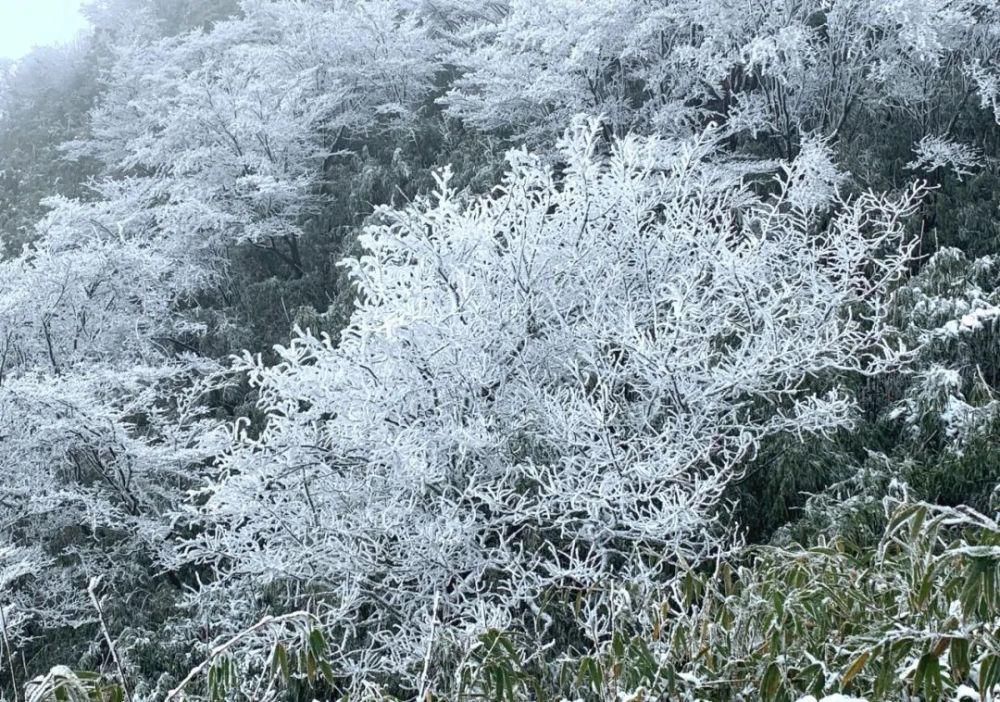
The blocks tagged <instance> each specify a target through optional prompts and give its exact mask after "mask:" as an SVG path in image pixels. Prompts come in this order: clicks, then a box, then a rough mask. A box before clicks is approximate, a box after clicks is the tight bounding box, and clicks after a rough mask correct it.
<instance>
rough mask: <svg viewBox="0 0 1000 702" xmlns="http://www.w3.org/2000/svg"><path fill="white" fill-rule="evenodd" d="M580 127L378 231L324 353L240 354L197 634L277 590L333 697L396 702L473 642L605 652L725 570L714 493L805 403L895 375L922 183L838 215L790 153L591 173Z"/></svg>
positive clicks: (591, 128)
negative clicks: (652, 606) (679, 574)
mask: <svg viewBox="0 0 1000 702" xmlns="http://www.w3.org/2000/svg"><path fill="white" fill-rule="evenodd" d="M598 133H599V129H598V125H597V123H596V122H594V123H589V124H582V123H581V124H578V125H577V126H576V127H574V128H573V129H572V130H570V131H569V132H568V134H567V136H566V137H565V138H564V140H563V141H562V142H561V146H560V148H561V152H562V158H563V159H564V161H565V167H564V168H562V169H561V170H560V171H558V172H556V171H553V170H550V169H549V168H547V167H544V166H543V165H542V164H541V163H540V162H539V160H537V159H536V158H534V157H533V156H531V155H529V154H528V153H526V152H524V151H515V152H513V153H512V154H511V155H510V170H509V172H508V174H507V176H506V177H505V179H504V181H503V183H502V184H501V185H500V187H498V188H497V189H496V190H495V191H494V192H493V193H492V194H490V195H489V196H486V197H480V198H477V199H474V200H471V201H468V202H466V201H464V200H463V198H462V197H460V196H459V194H458V193H456V192H454V191H453V190H452V189H450V188H449V185H448V173H447V171H446V172H444V173H443V174H441V176H440V180H439V189H438V192H436V193H435V194H434V195H433V196H432V197H431V198H429V199H426V200H422V201H420V202H418V203H416V204H414V205H413V206H410V207H408V208H406V209H404V210H401V211H394V210H390V209H384V210H382V211H381V212H380V213H379V217H380V220H379V223H378V224H376V225H374V226H372V227H370V228H369V229H368V230H367V232H366V234H365V235H364V237H363V239H362V242H363V245H364V247H365V253H364V255H363V256H361V257H360V258H359V259H354V260H350V261H348V262H347V265H348V266H349V267H350V269H351V273H352V276H353V278H354V281H355V282H356V284H357V286H358V290H359V301H358V303H357V307H356V309H355V312H354V315H353V317H352V320H351V324H350V326H349V327H348V328H347V329H346V330H345V332H344V333H343V335H342V338H341V339H340V341H339V343H334V342H333V341H332V340H330V339H317V338H315V337H314V336H312V335H311V334H309V333H308V332H302V333H300V334H299V336H298V337H297V338H296V339H295V340H294V341H293V342H292V344H291V345H290V346H289V347H287V348H281V349H279V352H280V355H281V358H282V359H283V360H282V361H281V363H279V364H278V365H276V366H272V367H267V366H265V365H263V364H262V363H261V361H260V360H259V359H257V358H255V357H253V356H251V355H249V354H248V355H246V356H245V357H244V358H243V359H242V361H241V364H240V365H241V367H242V368H243V369H245V370H246V372H247V373H248V374H249V375H250V377H251V380H252V382H253V383H254V384H255V385H256V386H257V387H258V388H259V392H260V404H261V407H262V408H263V409H265V410H266V412H267V422H266V425H265V426H263V427H256V428H254V429H253V431H249V430H248V426H247V424H246V423H245V422H243V421H240V422H237V423H236V425H235V426H234V427H233V428H232V431H233V435H234V440H233V446H232V450H231V451H229V452H228V453H227V454H226V455H224V456H221V457H220V458H219V461H218V463H219V473H218V480H217V482H216V483H215V484H214V485H213V486H212V487H211V489H210V490H209V491H208V495H207V503H206V504H205V506H204V509H203V519H204V530H203V531H202V532H201V533H200V534H198V535H197V536H196V537H195V538H192V539H191V540H190V541H189V542H188V544H187V549H188V557H189V558H190V560H191V561H193V562H196V563H200V564H203V565H212V566H214V567H215V569H216V578H215V579H214V580H213V581H212V582H211V583H207V584H206V585H205V587H204V588H203V590H202V592H201V593H200V594H199V596H198V603H199V604H201V605H202V606H204V607H205V608H206V611H209V612H214V616H215V617H217V618H218V619H217V620H218V621H230V622H231V626H232V627H233V628H234V629H235V628H236V627H238V626H239V625H241V624H246V623H249V622H251V621H252V620H253V619H254V618H255V617H256V616H257V614H258V613H259V611H260V608H259V607H258V606H257V605H255V596H251V593H262V592H263V593H267V592H275V593H276V592H281V593H282V594H281V599H282V602H283V604H284V605H289V606H306V605H307V604H308V606H309V607H310V609H311V611H314V612H317V613H318V615H319V616H320V618H321V619H322V620H323V621H324V622H325V626H326V627H327V628H328V629H329V631H330V632H332V633H331V635H330V636H329V639H330V641H331V642H332V643H331V654H330V655H331V659H332V662H333V663H334V669H335V671H336V672H337V674H338V675H342V676H344V679H345V680H347V681H349V684H359V683H360V681H361V680H363V679H364V678H365V677H370V676H376V677H377V676H380V675H386V676H390V675H391V676H393V677H394V678H395V679H397V680H400V681H401V684H403V685H404V686H408V687H410V688H411V689H413V688H418V687H423V686H425V685H426V686H431V685H435V684H439V683H441V678H442V676H444V675H445V674H446V667H445V666H443V665H441V660H442V659H441V658H440V657H439V656H441V655H443V654H444V653H445V652H448V651H454V650H455V649H459V650H462V649H465V648H467V647H468V646H469V645H471V643H472V642H474V641H475V640H477V638H478V637H479V636H480V635H482V634H484V633H485V632H487V631H488V630H490V629H494V628H498V629H501V628H502V629H507V630H510V631H512V632H514V633H515V634H516V635H517V636H519V637H523V638H524V639H525V640H527V641H530V642H532V648H531V650H532V651H533V653H532V656H533V657H534V658H535V659H537V660H552V659H554V658H555V657H557V656H558V655H562V654H564V653H567V652H569V651H571V650H572V649H573V647H574V646H577V645H583V646H589V647H594V646H596V647H602V646H604V645H605V644H607V643H608V641H609V637H610V635H611V632H612V631H613V630H615V629H616V628H619V627H622V626H633V625H640V624H642V623H643V622H644V623H645V624H648V621H646V620H645V617H646V614H647V613H648V604H649V603H650V602H653V601H655V599H656V597H657V594H658V593H659V592H660V591H661V588H662V587H663V585H664V584H665V583H667V582H669V581H670V579H671V577H672V575H673V574H674V572H675V569H676V568H677V566H678V565H679V564H682V563H692V562H700V561H703V560H705V559H708V558H712V557H714V556H716V555H718V554H719V553H720V552H721V551H722V550H723V549H724V548H725V547H726V544H727V538H729V537H728V536H727V534H726V530H725V529H723V528H720V525H719V524H717V522H716V518H717V515H718V508H719V500H720V493H721V491H722V490H723V489H724V488H725V487H726V485H727V484H728V483H729V482H730V481H731V480H732V478H733V477H734V476H735V475H737V474H738V473H739V471H740V466H741V461H743V460H744V459H745V458H746V457H748V456H751V455H753V453H754V452H755V450H756V447H757V446H758V443H759V442H760V441H761V439H762V438H763V437H765V436H768V435H771V434H774V433H777V432H795V433H805V432H825V431H828V430H831V429H833V428H835V427H840V426H843V425H845V424H846V423H847V422H848V421H849V419H850V407H851V405H850V402H849V401H848V400H847V399H845V398H844V397H841V396H840V395H838V394H837V393H831V394H825V395H823V396H816V395H815V394H813V393H811V392H810V391H809V381H810V379H812V378H816V377H818V376H821V375H825V374H828V373H829V372H830V371H849V372H850V371H857V372H863V373H875V372H879V371H880V370H882V369H884V368H886V367H887V365H890V364H892V363H893V362H894V361H895V360H896V359H897V352H895V351H894V350H892V349H890V348H889V347H888V346H887V345H886V344H885V343H884V341H885V334H886V332H887V322H886V318H885V312H886V308H885V306H884V305H883V297H884V295H885V294H886V292H887V290H889V289H890V287H891V286H893V285H894V283H895V282H896V281H897V280H898V279H899V277H900V275H901V274H902V272H903V268H904V266H905V263H906V261H907V260H908V258H909V254H910V244H909V242H908V241H907V238H906V235H905V231H904V224H903V223H904V220H905V218H906V217H907V216H908V215H909V214H911V213H912V212H913V211H914V208H915V206H916V202H917V199H918V198H919V195H920V191H919V188H915V189H913V190H910V191H908V192H906V193H904V194H902V195H900V196H898V197H887V196H880V195H875V194H870V193H869V194H864V195H862V196H860V197H858V198H856V199H854V200H852V201H849V202H848V201H843V200H840V199H838V196H837V192H836V186H837V182H838V180H839V175H838V174H837V172H836V170H835V169H834V168H833V167H832V166H831V164H830V161H829V157H828V154H827V152H826V149H825V147H824V146H823V144H822V143H821V142H811V143H809V144H807V145H806V148H804V149H803V152H802V155H801V156H800V158H799V159H797V160H796V161H795V162H792V163H786V164H782V165H781V168H780V169H779V172H778V174H777V176H776V187H775V188H770V189H769V190H770V192H771V194H768V195H761V194H758V193H757V191H756V190H755V189H754V188H752V187H751V186H750V185H749V184H748V183H749V182H750V181H751V180H754V179H756V180H759V178H756V177H755V178H754V179H751V178H749V177H748V176H750V175H751V174H752V172H753V168H752V167H748V166H746V165H745V164H743V165H740V166H734V165H732V164H728V163H727V162H726V161H724V160H723V159H721V158H718V157H717V155H716V153H715V151H714V146H713V144H712V138H711V135H710V134H709V135H706V136H704V137H702V138H701V139H700V140H695V141H684V142H674V141H665V140H661V139H640V138H636V137H631V136H630V137H628V138H626V139H624V140H622V141H620V142H616V143H615V144H614V145H613V146H612V148H611V153H610V155H607V156H606V157H605V156H601V155H599V154H598V150H599V148H600V143H599V140H598V138H597V134H598ZM262 588H263V589H262ZM265 596H266V595H265ZM227 617H228V620H227V619H226V618H227Z"/></svg>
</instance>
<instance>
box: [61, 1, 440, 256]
mask: <svg viewBox="0 0 1000 702" xmlns="http://www.w3.org/2000/svg"><path fill="white" fill-rule="evenodd" d="M241 9H242V13H241V15H240V16H239V17H236V18H233V19H230V20H226V21H221V22H217V23H216V24H214V25H213V26H212V27H211V29H209V30H206V31H195V32H190V33H187V34H183V35H180V36H178V37H172V38H167V39H163V40H160V41H158V42H156V43H154V44H152V45H149V44H148V43H146V42H136V43H131V44H126V45H124V46H121V47H119V55H118V57H117V61H116V62H115V65H114V68H113V69H112V72H111V76H110V81H111V87H110V88H109V90H108V92H107V94H106V95H105V97H104V99H103V101H102V104H101V106H100V107H99V108H98V109H97V110H95V112H94V115H93V137H92V138H91V139H90V140H87V141H85V142H81V143H78V144H76V145H71V146H70V148H69V151H70V153H71V154H77V155H82V154H86V155H90V156H94V157H96V158H98V159H99V160H100V161H101V162H103V163H105V164H107V167H108V171H109V173H110V174H112V175H115V176H117V177H121V176H124V177H128V178H135V179H138V180H139V181H143V182H147V181H148V184H145V185H144V186H143V187H144V188H145V191H146V192H147V196H148V199H149V202H148V205H147V207H148V209H150V210H153V211H155V212H156V213H157V215H156V217H157V221H156V226H157V227H158V228H159V229H160V230H161V231H163V232H165V233H167V234H169V235H171V236H173V237H175V238H178V239H181V238H190V239H192V240H194V241H195V242H196V245H198V244H197V240H198V239H204V240H209V241H211V242H213V243H215V244H217V245H233V244H238V243H250V244H252V245H255V246H259V247H265V248H268V249H269V250H271V251H272V252H273V253H274V255H275V256H277V257H278V258H280V259H281V260H283V261H285V262H286V263H287V264H288V265H289V266H290V267H291V268H292V270H293V272H296V271H297V272H298V273H301V266H302V262H301V259H300V255H299V252H298V248H297V244H296V239H297V237H298V236H299V234H300V232H301V225H302V223H303V221H304V220H305V219H306V218H307V217H309V216H310V215H313V214H315V213H316V211H317V210H318V209H319V207H320V203H321V198H320V196H319V192H318V189H319V186H320V184H321V183H322V179H323V168H324V163H325V162H326V160H327V159H329V158H331V157H332V156H334V155H335V154H337V153H338V151H340V150H342V149H343V148H344V146H345V137H347V136H354V135H356V134H358V133H363V132H366V131H369V130H377V129H380V128H386V127H388V126H391V125H396V124H398V123H399V122H400V121H401V120H405V119H407V118H408V117H409V115H410V113H411V112H412V110H413V109H414V108H415V106H416V105H417V104H419V102H420V101H421V100H422V99H423V98H424V97H425V95H426V93H427V91H428V90H429V87H430V84H431V80H432V78H433V76H434V72H435V70H436V64H435V62H434V61H433V52H434V47H435V43H434V41H433V40H432V39H431V38H430V37H429V36H428V35H427V33H426V32H425V31H424V30H423V28H422V25H421V24H420V23H419V22H417V20H416V18H415V17H414V16H413V15H411V14H403V13H401V11H400V8H399V7H398V3H394V2H390V1H389V0H373V1H371V2H364V3H353V2H335V3H326V2H305V3H303V2H249V1H248V2H245V3H243V6H242V8H241Z"/></svg>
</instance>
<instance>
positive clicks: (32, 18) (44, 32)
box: [0, 0, 87, 59]
mask: <svg viewBox="0 0 1000 702" xmlns="http://www.w3.org/2000/svg"><path fill="white" fill-rule="evenodd" d="M83 1H84V0H0V58H9V59H16V58H20V57H22V56H24V55H25V54H26V53H28V51H30V50H31V48H32V47H33V46H45V45H49V44H61V43H63V42H66V41H69V40H70V39H72V38H73V37H75V36H76V34H77V32H79V31H80V30H81V29H83V28H85V27H86V26H87V22H86V20H84V18H83V16H82V15H81V14H80V5H82V4H83Z"/></svg>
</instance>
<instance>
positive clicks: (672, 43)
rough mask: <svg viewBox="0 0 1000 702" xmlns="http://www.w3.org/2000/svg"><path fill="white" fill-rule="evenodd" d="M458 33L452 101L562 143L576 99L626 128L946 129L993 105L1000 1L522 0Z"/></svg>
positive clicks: (768, 134) (789, 142) (788, 148)
mask: <svg viewBox="0 0 1000 702" xmlns="http://www.w3.org/2000/svg"><path fill="white" fill-rule="evenodd" d="M494 15H495V17H493V18H486V19H484V18H482V17H477V18H473V19H471V20H469V21H467V22H465V23H462V24H461V29H460V30H459V31H458V32H457V37H458V39H457V41H456V49H455V50H454V52H453V57H452V60H453V61H454V63H455V64H456V65H457V66H459V67H460V68H462V69H463V71H464V72H463V75H462V76H461V77H460V78H459V79H458V80H457V81H456V82H455V84H454V86H453V88H452V90H451V91H450V92H449V93H448V95H447V96H445V98H443V102H445V103H446V105H447V107H448V111H449V113H451V114H453V115H455V116H457V117H460V118H462V119H465V120H467V121H468V122H469V123H471V124H474V125H476V126H478V127H480V128H487V129H509V130H511V131H513V132H514V133H515V134H516V135H518V136H520V137H524V138H526V139H529V140H532V141H535V142H537V143H542V144H551V142H552V141H553V138H554V136H555V135H556V134H557V133H558V131H559V130H561V129H562V125H563V124H564V123H565V120H566V118H567V115H568V114H572V113H573V112H574V111H577V110H581V109H585V110H589V111H592V112H595V113H596V112H603V113H604V114H606V115H607V116H608V119H609V122H610V125H611V126H612V127H613V128H614V129H616V130H617V131H618V132H619V133H621V131H623V130H626V129H629V128H639V129H643V130H652V129H655V130H658V131H660V132H667V133H673V134H678V133H679V134H685V133H690V132H691V131H692V130H694V131H697V130H698V129H700V128H701V126H703V125H704V124H705V123H706V121H708V120H713V121H716V122H719V123H720V124H721V123H724V124H726V125H727V126H728V128H729V129H730V130H731V131H733V132H744V131H745V132H748V133H749V134H750V135H752V136H753V138H755V139H758V138H763V139H766V140H767V141H768V142H771V141H773V140H777V143H778V144H779V145H780V147H781V150H782V151H783V152H784V153H785V154H786V155H787V154H790V153H794V150H795V149H796V148H797V144H798V141H799V138H800V136H801V135H803V134H810V133H813V132H820V133H822V134H824V135H826V136H833V135H838V136H843V135H844V133H845V129H846V132H847V133H850V132H851V131H852V130H851V129H848V127H852V126H853V125H856V124H858V121H859V120H865V119H868V120H871V119H872V118H876V119H877V118H879V117H880V116H884V115H885V113H886V112H890V113H893V114H895V115H897V116H899V117H902V118H904V119H906V120H912V122H913V123H914V124H915V125H916V128H917V129H918V130H919V131H920V134H918V136H917V138H918V139H919V138H920V137H922V136H925V135H927V134H930V133H934V132H935V131H937V132H947V131H950V130H951V129H953V128H954V125H955V120H956V119H957V118H958V116H959V114H960V113H961V112H962V110H963V109H964V108H965V106H966V105H967V104H968V102H969V100H968V98H969V96H970V95H971V94H972V93H978V95H979V96H980V98H981V102H982V104H983V106H984V107H990V106H995V104H996V95H997V90H996V85H997V81H996V80H995V71H993V69H992V68H991V66H994V65H996V62H997V60H998V58H1000V38H998V36H1000V35H998V33H997V27H998V26H1000V15H998V11H997V8H996V4H995V3H994V2H992V1H990V0H985V1H984V0H963V1H961V2H944V1H941V0H904V1H901V2H883V1H882V0H833V1H832V2H831V1H827V0H806V1H805V2H801V1H799V0H767V1H765V2H755V3H746V2H742V1H741V0H716V1H714V2H702V1H700V0H680V1H678V0H670V1H669V2H666V1H663V0H642V1H640V2H629V3H620V2H587V3H577V2H569V1H566V2H549V3H541V4H539V3H532V2H528V1H527V0H510V1H509V2H507V3H506V4H505V6H503V9H502V12H500V11H495V12H494Z"/></svg>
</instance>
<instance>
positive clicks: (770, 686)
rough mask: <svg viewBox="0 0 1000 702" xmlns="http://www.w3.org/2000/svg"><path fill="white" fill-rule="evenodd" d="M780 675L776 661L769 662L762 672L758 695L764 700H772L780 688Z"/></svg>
mask: <svg viewBox="0 0 1000 702" xmlns="http://www.w3.org/2000/svg"><path fill="white" fill-rule="evenodd" d="M781 683H782V675H781V669H780V668H778V664H777V663H771V664H770V665H768V666H767V670H766V671H765V672H764V677H763V679H762V680H761V682H760V696H761V699H764V700H773V699H774V698H775V696H776V695H777V694H778V690H780V689H781Z"/></svg>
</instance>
